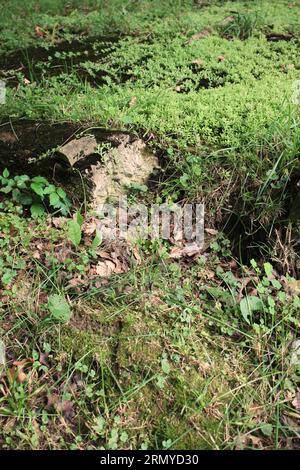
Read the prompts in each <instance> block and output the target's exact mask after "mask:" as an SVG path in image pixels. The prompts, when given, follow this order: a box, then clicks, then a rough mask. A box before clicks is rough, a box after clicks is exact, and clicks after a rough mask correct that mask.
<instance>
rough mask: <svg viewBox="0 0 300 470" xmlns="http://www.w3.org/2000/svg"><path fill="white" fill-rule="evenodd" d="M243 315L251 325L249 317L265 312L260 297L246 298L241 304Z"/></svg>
mask: <svg viewBox="0 0 300 470" xmlns="http://www.w3.org/2000/svg"><path fill="white" fill-rule="evenodd" d="M240 309H241V314H242V316H243V318H244V320H245V321H246V322H247V323H249V324H250V321H249V317H251V316H252V313H253V312H256V311H263V309H264V304H263V303H262V301H261V299H260V298H259V297H256V296H255V295H252V296H248V297H244V298H243V299H242V300H241V302H240Z"/></svg>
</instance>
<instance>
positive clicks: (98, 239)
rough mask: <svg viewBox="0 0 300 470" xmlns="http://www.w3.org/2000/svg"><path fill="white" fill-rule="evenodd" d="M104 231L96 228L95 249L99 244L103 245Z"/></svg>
mask: <svg viewBox="0 0 300 470" xmlns="http://www.w3.org/2000/svg"><path fill="white" fill-rule="evenodd" d="M102 239H103V237H102V233H101V232H100V230H96V235H95V238H94V240H93V242H92V248H93V249H94V250H95V249H96V248H98V246H100V245H101V243H102Z"/></svg>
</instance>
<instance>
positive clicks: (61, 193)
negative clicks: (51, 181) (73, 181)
mask: <svg viewBox="0 0 300 470" xmlns="http://www.w3.org/2000/svg"><path fill="white" fill-rule="evenodd" d="M56 192H57V194H58V195H59V197H60V198H62V199H65V198H66V197H67V195H66V192H65V191H64V190H63V189H62V188H57V189H56Z"/></svg>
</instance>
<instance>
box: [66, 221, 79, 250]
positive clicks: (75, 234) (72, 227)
mask: <svg viewBox="0 0 300 470" xmlns="http://www.w3.org/2000/svg"><path fill="white" fill-rule="evenodd" d="M68 233H69V239H70V240H71V242H72V243H73V245H75V246H78V245H79V244H80V241H81V228H80V225H79V223H78V222H77V221H76V220H70V221H69V230H68Z"/></svg>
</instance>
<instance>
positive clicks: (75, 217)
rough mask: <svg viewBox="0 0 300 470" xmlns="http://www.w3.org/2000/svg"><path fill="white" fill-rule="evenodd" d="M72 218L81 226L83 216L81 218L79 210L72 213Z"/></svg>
mask: <svg viewBox="0 0 300 470" xmlns="http://www.w3.org/2000/svg"><path fill="white" fill-rule="evenodd" d="M73 219H74V220H76V222H77V223H78V224H79V225H80V227H81V225H82V224H83V222H84V218H83V216H82V215H81V214H80V212H79V211H77V212H76V213H75V214H74V216H73Z"/></svg>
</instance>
